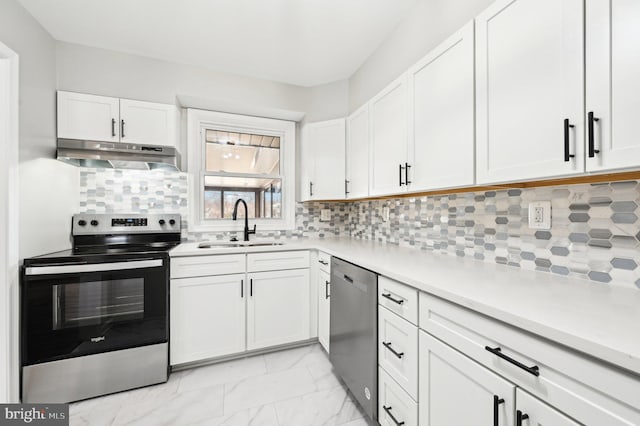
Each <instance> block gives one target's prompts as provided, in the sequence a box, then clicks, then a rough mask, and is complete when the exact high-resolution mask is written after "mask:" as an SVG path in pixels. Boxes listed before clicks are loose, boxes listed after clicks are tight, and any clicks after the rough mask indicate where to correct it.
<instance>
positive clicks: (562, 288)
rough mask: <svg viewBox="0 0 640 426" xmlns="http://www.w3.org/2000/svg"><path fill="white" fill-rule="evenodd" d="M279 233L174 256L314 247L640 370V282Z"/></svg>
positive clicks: (185, 249) (188, 248) (194, 247)
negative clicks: (271, 241) (631, 284)
mask: <svg viewBox="0 0 640 426" xmlns="http://www.w3.org/2000/svg"><path fill="white" fill-rule="evenodd" d="M256 241H258V240H256ZM281 241H282V242H284V245H280V246H253V247H238V248H224V247H223V248H220V247H218V248H211V249H201V248H198V243H185V244H181V245H180V246H178V247H176V248H175V249H173V250H172V251H171V256H172V257H175V256H193V255H206V254H224V253H227V254H231V253H250V252H265V251H284V250H305V249H318V250H321V251H324V252H326V253H328V254H330V255H332V256H336V257H339V258H341V259H344V260H346V261H348V262H351V263H355V264H357V265H359V266H361V267H363V268H366V269H369V270H372V271H374V272H377V273H379V274H380V275H384V276H386V277H389V278H392V279H395V280H397V281H400V282H402V283H405V284H408V285H410V286H413V287H415V288H417V289H419V290H421V291H424V292H427V293H430V294H433V295H435V296H438V297H441V298H443V299H446V300H449V301H451V302H454V303H457V304H459V305H462V306H465V307H467V308H470V309H472V310H474V311H477V312H480V313H482V314H485V315H487V316H490V317H493V318H496V319H498V320H500V321H503V322H505V323H507V324H510V325H512V326H515V327H519V328H522V329H524V330H526V331H529V332H531V333H534V334H537V335H539V336H542V337H545V338H547V339H549V340H552V341H555V342H557V343H560V344H562V345H565V346H568V347H570V348H573V349H575V350H578V351H580V352H584V353H586V354H589V355H591V356H593V357H596V358H599V359H601V360H604V361H607V362H609V363H611V364H614V365H617V366H619V367H622V368H625V369H627V370H630V371H633V372H635V373H636V374H639V375H640V289H633V288H626V287H621V286H615V285H609V284H603V283H595V282H590V281H586V280H580V279H576V278H567V277H562V276H558V275H553V274H550V273H547V272H535V271H527V270H523V269H520V268H515V267H511V266H506V265H499V264H493V263H487V262H481V261H477V260H473V259H470V258H460V257H454V256H446V255H442V254H437V253H430V252H427V251H423V250H418V249H412V248H404V247H398V246H394V245H391V244H381V243H375V242H371V241H363V240H356V239H349V238H339V239H332V238H327V239H301V240H281Z"/></svg>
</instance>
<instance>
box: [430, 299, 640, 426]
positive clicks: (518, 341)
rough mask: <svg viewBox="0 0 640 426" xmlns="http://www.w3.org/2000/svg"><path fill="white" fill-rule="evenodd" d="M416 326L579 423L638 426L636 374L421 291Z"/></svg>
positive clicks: (639, 403) (639, 399) (639, 384)
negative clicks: (418, 320)
mask: <svg viewBox="0 0 640 426" xmlns="http://www.w3.org/2000/svg"><path fill="white" fill-rule="evenodd" d="M420 328H421V329H423V330H425V331H427V332H428V333H430V334H431V335H433V336H435V337H437V338H439V339H441V340H442V341H444V342H446V343H447V344H449V345H451V346H453V347H454V348H456V349H458V350H459V351H460V352H462V353H464V354H465V355H467V356H468V357H470V358H472V359H474V360H475V361H477V362H479V363H481V364H482V365H484V366H486V367H487V368H489V369H490V370H492V371H495V372H497V373H498V374H500V375H501V376H503V377H505V378H506V379H507V380H509V381H511V382H513V383H515V384H516V385H518V386H519V387H521V388H522V389H524V390H526V391H527V392H529V393H531V394H532V395H534V396H535V397H537V398H539V399H541V400H543V401H545V402H546V403H548V404H550V405H552V406H554V407H556V408H557V409H558V410H560V411H562V412H564V413H566V414H567V415H569V416H571V417H573V418H575V419H576V420H578V421H579V422H581V423H584V424H603V425H604V424H606V425H611V426H613V425H635V424H640V409H639V408H638V407H640V379H639V378H638V376H633V375H632V374H630V373H625V372H623V371H622V370H618V369H616V368H613V367H610V366H608V365H606V364H604V363H601V362H598V361H597V360H595V359H593V358H590V357H587V356H583V355H581V354H579V353H576V352H573V351H570V350H568V349H565V348H564V347H562V346H560V345H558V344H555V343H553V342H550V341H548V340H546V339H542V338H538V337H536V336H534V335H532V334H529V333H527V332H525V331H523V330H520V329H517V328H514V327H511V326H509V325H507V324H505V323H503V322H500V321H497V320H494V319H491V318H489V317H486V316H484V315H481V314H478V313H476V312H473V311H471V310H469V309H466V308H463V307H461V306H458V305H455V304H453V303H450V302H447V301H445V300H442V299H440V298H437V297H434V296H431V295H428V294H425V293H421V294H420ZM486 348H489V349H491V350H492V351H493V352H491V351H489V350H487V349H486ZM498 348H499V350H498ZM497 354H500V355H503V356H504V357H507V358H509V360H508V359H505V358H503V357H500V356H499V355H497ZM510 360H515V361H517V362H518V363H520V364H522V366H523V367H529V368H530V370H529V371H527V370H525V369H524V368H522V367H519V366H517V365H515V364H514V363H513V362H510ZM532 367H537V373H538V375H535V374H532V373H534V372H535V369H533V368H532Z"/></svg>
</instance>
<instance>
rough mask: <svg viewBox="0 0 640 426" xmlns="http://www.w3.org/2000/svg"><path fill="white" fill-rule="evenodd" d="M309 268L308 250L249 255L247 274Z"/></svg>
mask: <svg viewBox="0 0 640 426" xmlns="http://www.w3.org/2000/svg"><path fill="white" fill-rule="evenodd" d="M308 267H309V251H308V250H300V251H278V252H270V253H249V254H248V255H247V272H260V271H281V270H285V269H300V268H308Z"/></svg>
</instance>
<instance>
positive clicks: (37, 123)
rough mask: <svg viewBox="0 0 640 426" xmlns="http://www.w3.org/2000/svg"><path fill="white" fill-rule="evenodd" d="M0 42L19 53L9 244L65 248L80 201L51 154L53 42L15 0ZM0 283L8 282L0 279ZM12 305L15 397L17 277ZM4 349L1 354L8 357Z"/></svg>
mask: <svg viewBox="0 0 640 426" xmlns="http://www.w3.org/2000/svg"><path fill="white" fill-rule="evenodd" d="M0 42H2V43H3V44H5V45H6V46H8V47H9V48H10V49H12V50H13V51H14V52H16V53H17V54H18V55H19V108H18V114H19V129H18V131H19V147H18V152H19V167H18V179H19V202H18V204H19V223H20V225H19V229H18V244H14V245H13V246H12V247H10V248H9V250H13V253H12V254H13V255H14V256H16V255H19V256H20V258H23V257H29V256H33V255H38V254H44V253H47V252H51V251H56V250H61V249H64V248H68V247H69V246H70V244H69V232H70V225H71V222H70V220H69V217H70V215H71V214H72V213H73V212H74V211H75V210H76V209H77V207H78V201H77V199H78V182H77V180H78V179H77V176H78V173H77V169H75V168H73V167H70V166H67V165H64V164H63V163H60V162H58V161H56V160H54V159H53V158H54V153H55V143H56V141H55V131H56V127H55V87H56V81H55V42H54V40H53V39H52V38H51V37H50V36H49V34H48V33H47V32H46V31H44V29H43V28H42V27H41V26H40V25H39V24H38V23H37V22H36V21H35V20H34V19H33V18H32V17H31V15H29V14H28V13H27V12H26V11H25V10H24V9H23V8H22V6H20V4H19V3H18V2H17V1H16V0H2V2H0ZM0 285H2V286H4V285H6V284H5V282H4V280H3V282H0ZM8 292H9V297H10V298H11V309H12V310H13V315H12V316H13V324H12V327H11V328H12V331H13V333H14V336H13V339H12V342H13V343H12V345H11V346H12V347H11V348H10V350H11V351H12V353H11V355H10V356H11V357H12V358H13V366H12V371H11V373H12V375H13V377H12V379H13V380H12V385H13V386H12V392H13V394H12V395H11V398H12V399H13V400H14V401H15V400H16V398H17V373H18V365H17V350H18V348H17V346H18V343H17V342H18V340H17V338H16V334H17V331H18V328H17V324H18V322H17V314H16V313H17V311H18V306H17V305H18V298H17V293H18V289H17V283H14V288H10V289H9V291H8ZM5 355H6V354H4V353H3V354H1V356H0V358H2V360H3V361H4V360H6V359H7V358H5Z"/></svg>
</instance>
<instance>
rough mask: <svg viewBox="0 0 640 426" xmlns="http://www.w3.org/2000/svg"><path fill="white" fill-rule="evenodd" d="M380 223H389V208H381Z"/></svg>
mask: <svg viewBox="0 0 640 426" xmlns="http://www.w3.org/2000/svg"><path fill="white" fill-rule="evenodd" d="M382 221H383V222H389V206H382Z"/></svg>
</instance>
